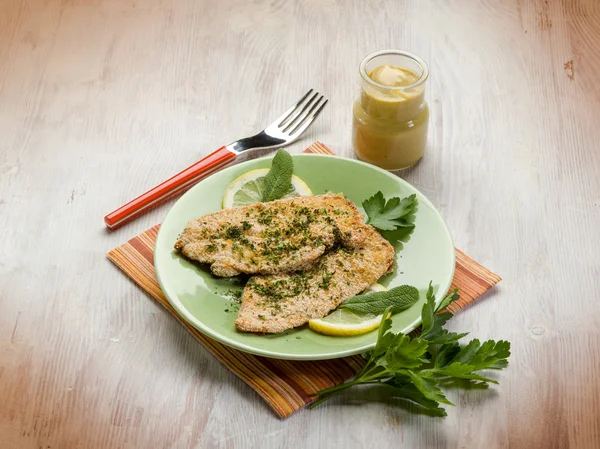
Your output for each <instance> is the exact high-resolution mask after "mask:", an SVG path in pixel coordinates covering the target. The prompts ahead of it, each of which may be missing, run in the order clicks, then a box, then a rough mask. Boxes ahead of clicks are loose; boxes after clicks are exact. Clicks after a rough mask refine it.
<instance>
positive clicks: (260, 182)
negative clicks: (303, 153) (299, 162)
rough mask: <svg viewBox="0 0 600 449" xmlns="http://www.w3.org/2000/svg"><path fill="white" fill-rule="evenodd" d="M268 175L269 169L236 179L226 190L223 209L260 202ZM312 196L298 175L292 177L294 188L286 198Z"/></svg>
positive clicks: (253, 171)
mask: <svg viewBox="0 0 600 449" xmlns="http://www.w3.org/2000/svg"><path fill="white" fill-rule="evenodd" d="M267 173H269V169H268V168H259V169H257V170H251V171H249V172H248V173H244V174H243V175H242V176H240V177H238V178H236V179H234V180H233V182H232V183H231V184H229V186H228V187H227V188H226V189H225V194H224V195H223V204H222V206H223V209H227V208H230V207H238V206H248V205H250V204H254V203H258V202H260V201H261V200H262V195H263V192H264V190H265V176H266V175H267ZM312 194H313V193H312V191H311V190H310V188H309V187H308V186H307V185H306V183H305V182H304V181H302V180H301V179H300V178H298V177H297V176H296V175H292V188H291V190H290V191H289V192H288V193H287V195H285V196H284V198H290V197H294V196H311V195H312Z"/></svg>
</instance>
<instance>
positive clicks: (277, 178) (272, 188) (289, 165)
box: [262, 150, 294, 201]
mask: <svg viewBox="0 0 600 449" xmlns="http://www.w3.org/2000/svg"><path fill="white" fill-rule="evenodd" d="M293 172H294V161H293V160H292V156H291V155H290V154H289V153H288V152H287V151H285V150H279V151H277V153H276V154H275V156H274V157H273V162H272V163H271V170H269V173H267V175H266V176H265V190H264V192H263V196H262V201H274V200H278V199H280V198H283V197H284V196H285V195H287V194H288V193H289V192H290V189H291V188H292V174H293Z"/></svg>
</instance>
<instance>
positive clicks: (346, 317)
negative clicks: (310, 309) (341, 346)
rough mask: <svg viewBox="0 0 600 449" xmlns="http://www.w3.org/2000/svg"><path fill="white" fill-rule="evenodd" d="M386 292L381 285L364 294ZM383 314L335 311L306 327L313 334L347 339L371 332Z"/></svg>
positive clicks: (310, 321) (369, 289)
mask: <svg viewBox="0 0 600 449" xmlns="http://www.w3.org/2000/svg"><path fill="white" fill-rule="evenodd" d="M384 290H387V288H385V287H384V286H383V285H381V284H373V285H371V286H370V287H369V288H368V289H367V290H366V292H365V294H368V293H369V292H381V291H384ZM382 319H383V314H381V315H375V314H373V313H357V312H351V311H350V310H346V309H336V310H334V311H333V312H331V313H330V314H329V315H327V316H325V317H323V318H319V319H316V320H309V321H308V326H309V327H310V328H311V329H312V330H313V331H315V332H318V333H320V334H324V335H333V336H337V337H349V336H352V335H361V334H366V333H367V332H371V331H372V330H375V329H377V328H378V327H379V325H380V324H381V320H382Z"/></svg>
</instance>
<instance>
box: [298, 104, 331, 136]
mask: <svg viewBox="0 0 600 449" xmlns="http://www.w3.org/2000/svg"><path fill="white" fill-rule="evenodd" d="M323 99H324V97H321V98H319V101H318V102H317V103H316V104H315V106H317V105H318V104H319V102H320V101H321V100H323ZM328 101H329V100H328V99H327V98H325V101H324V102H323V103H321V106H319V109H317V110H316V111H315V113H314V114H313V115H312V116H310V113H311V112H312V110H313V109H314V108H315V106H313V107H312V108H311V110H310V111H309V113H308V114H309V115H308V116H307V117H306V118H304V120H302V121H301V122H300V123H298V125H296V127H295V128H294V129H293V130H292V132H290V135H294V134H295V133H297V132H299V133H300V134H302V133H303V132H304V130H305V129H306V128H308V127H309V126H310V125H311V123H312V122H313V121H314V120H315V119H316V118H317V117H318V116H319V114H320V113H321V111H322V110H323V108H324V107H325V105H326V104H327V102H328Z"/></svg>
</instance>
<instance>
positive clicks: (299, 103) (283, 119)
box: [273, 89, 313, 126]
mask: <svg viewBox="0 0 600 449" xmlns="http://www.w3.org/2000/svg"><path fill="white" fill-rule="evenodd" d="M312 92H313V90H312V89H309V90H308V92H306V93H305V94H304V96H303V97H302V98H300V100H298V102H297V103H296V104H295V105H294V106H292V107H291V108H289V109H288V110H287V111H285V112H284V113H283V115H282V116H281V117H279V118H278V119H277V120H275V121H274V122H273V124H277V126H281V125H282V124H283V122H285V121H286V120H287V119H288V118H289V116H290V115H291V114H292V112H294V111H295V110H296V109H298V107H300V105H301V104H302V103H303V102H304V100H306V98H307V97H308V96H309V95H310V94H311V93H312Z"/></svg>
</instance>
